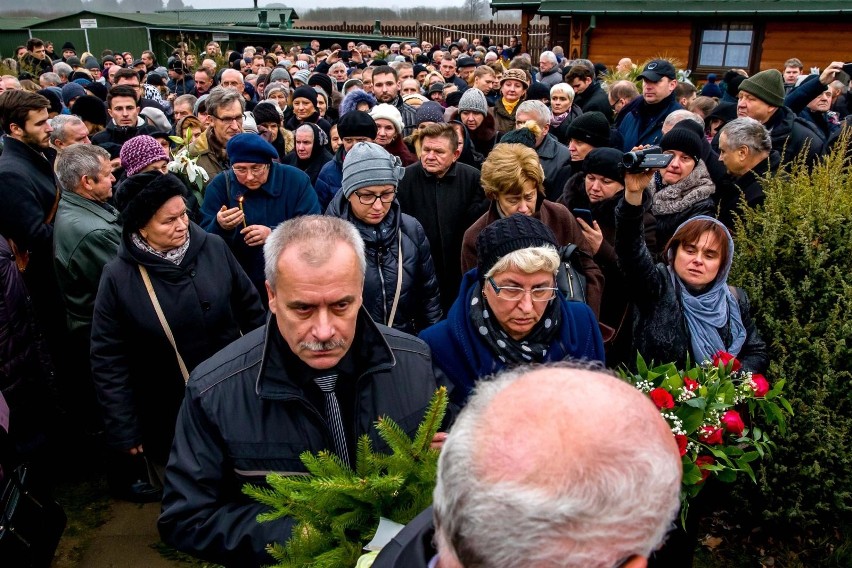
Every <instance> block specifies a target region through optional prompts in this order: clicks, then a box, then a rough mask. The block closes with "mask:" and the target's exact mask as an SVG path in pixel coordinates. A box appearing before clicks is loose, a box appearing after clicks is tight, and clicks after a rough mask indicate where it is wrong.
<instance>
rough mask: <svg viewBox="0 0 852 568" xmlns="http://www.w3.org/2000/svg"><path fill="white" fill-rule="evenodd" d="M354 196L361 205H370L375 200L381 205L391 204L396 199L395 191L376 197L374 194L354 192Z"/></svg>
mask: <svg viewBox="0 0 852 568" xmlns="http://www.w3.org/2000/svg"><path fill="white" fill-rule="evenodd" d="M355 195H356V196H358V201H360V202H361V205H372V204H373V203H375V202H376V199H378V200H380V201H381V202H382V203H391V202H392V201H393V200H394V198H395V197H396V191H395V190H394V191H389V192H387V193H381V194H379V195H376V194H375V193H358V192H357V191H356V192H355Z"/></svg>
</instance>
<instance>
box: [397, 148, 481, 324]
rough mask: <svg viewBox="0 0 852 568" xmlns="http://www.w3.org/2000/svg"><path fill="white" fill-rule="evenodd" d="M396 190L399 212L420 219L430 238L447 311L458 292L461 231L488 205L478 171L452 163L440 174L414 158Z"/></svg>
mask: <svg viewBox="0 0 852 568" xmlns="http://www.w3.org/2000/svg"><path fill="white" fill-rule="evenodd" d="M397 191H398V194H397V199H398V200H399V204H400V206H401V207H402V212H403V213H407V214H408V215H411V216H412V217H414V218H415V219H417V220H418V221H420V224H421V225H423V230H424V231H425V232H426V237H427V238H428V239H429V246H430V248H431V251H432V260H433V261H434V262H435V274H437V276H438V284H439V285H440V288H441V306H442V307H443V309H444V311H445V313H446V310H447V309H449V307H450V306H451V305H452V303H453V300H454V299H455V297H456V296H457V295H458V292H459V284H460V283H461V276H462V272H461V270H460V268H459V258H461V251H462V241H463V239H464V232H465V231H466V230H467V228H468V227H470V225H471V224H473V222H474V221H475V220H476V219H477V218H478V217H479V216H480V215H482V213H483V212H484V211H485V209H486V208H487V206H488V205H487V202H486V200H485V195H484V194H483V193H482V187H481V186H480V185H479V171H478V170H476V169H475V168H471V167H470V166H466V165H464V164H459V163H455V164H453V165H452V166H451V167H450V169H449V170H448V171H447V173H446V174H444V177H442V178H439V177H436V176H433V175H432V174H430V173H428V172H426V170H424V169H423V165H422V164H421V163H420V162H417V163H416V164H414V165H411V166H408V167H407V168H405V176H404V177H403V178H402V180H401V181H400V182H399V187H398V188H397Z"/></svg>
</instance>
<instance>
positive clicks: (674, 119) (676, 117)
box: [663, 109, 704, 131]
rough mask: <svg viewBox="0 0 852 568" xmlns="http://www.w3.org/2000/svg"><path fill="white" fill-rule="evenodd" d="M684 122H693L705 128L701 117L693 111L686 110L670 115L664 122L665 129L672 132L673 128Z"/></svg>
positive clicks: (676, 111) (679, 110)
mask: <svg viewBox="0 0 852 568" xmlns="http://www.w3.org/2000/svg"><path fill="white" fill-rule="evenodd" d="M682 120H691V121H693V122H696V123H698V124H700V125H701V128H704V121H703V120H702V119H701V117H700V116H698V115H697V114H695V113H694V112H692V111H691V110H686V109H678V110H675V111H672V112H671V113H669V115H668V116H667V117H666V119H665V120H664V121H663V129H665V130H666V131H668V130H671V128H672V127H673V126H674V125H675V124H677V123H678V122H680V121H682Z"/></svg>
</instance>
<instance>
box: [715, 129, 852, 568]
mask: <svg viewBox="0 0 852 568" xmlns="http://www.w3.org/2000/svg"><path fill="white" fill-rule="evenodd" d="M846 143H847V141H846V140H842V141H841V143H840V144H838V145H837V146H838V147H839V148H845V147H846ZM765 190H766V203H765V206H764V208H763V209H758V210H750V209H748V208H746V209H747V210H746V211H744V212H743V215H742V217H741V219H740V220H739V222H738V227H737V231H736V234H735V236H734V241H735V243H736V257H735V259H734V267H733V271H732V281H733V282H734V283H736V284H737V285H740V286H742V287H743V288H745V289H746V290H747V292H748V294H749V298H750V300H751V305H752V309H753V316H754V317H755V320H756V322H757V325H758V329H759V330H760V332H761V334H762V335H763V337H764V339H766V341H767V344H768V346H769V349H770V356H771V360H772V361H771V364H770V367H769V371H768V372H767V373H766V376H767V378H768V379H769V380H770V381H772V382H775V381H779V380H781V379H786V388H785V394H786V396H787V399H788V400H789V401H790V403H791V404H792V406H793V410H794V412H795V415H794V416H793V417H791V418H790V420H789V422H788V430H787V432H786V434H782V433H781V432H777V431H776V432H774V434H773V440H774V441H775V442H776V443H777V446H778V447H777V450H775V452H774V453H773V458H772V459H771V460H770V461H768V462H766V463H764V464H762V465H761V469H760V481H761V484H760V490H759V491H753V488H748V489H747V496H748V497H746V496H742V495H741V496H740V498H742V499H747V500H750V511H749V513H750V514H752V515H754V516H755V517H756V518H754V519H753V521H755V523H756V524H765V525H766V526H767V527H771V528H772V530H771V531H770V534H774V535H776V536H779V537H781V536H782V535H785V534H786V535H796V536H797V537H802V536H803V535H805V534H810V535H819V537H818V540H821V541H822V542H823V544H824V545H825V546H822V547H820V548H822V550H821V551H819V552H811V553H809V554H816V555H817V556H820V555H827V554H828V553H829V552H830V551H831V550H832V549H836V547H837V545H839V544H840V543H839V542H838V541H840V540H843V538H844V537H842V536H839V535H842V534H843V532H844V531H843V527H844V526H848V525H849V524H850V521H852V515H850V512H852V437H850V434H852V381H850V378H852V373H850V371H852V168H850V164H849V162H848V161H844V155H843V152H842V151H835V152H834V153H833V154H831V155H830V156H827V157H826V158H825V160H824V161H823V162H821V163H820V164H819V165H817V166H816V167H814V168H813V170H812V171H810V172H809V171H808V170H807V168H806V167H805V166H804V165H803V163H802V162H801V161H800V162H799V163H797V164H796V165H795V166H794V167H793V168H792V171H791V173H790V174H789V175H783V174H782V175H778V176H775V177H774V178H771V179H768V180H767V181H766V185H765ZM738 500H739V499H735V500H734V501H735V502H736V501H738ZM830 541H835V542H830ZM812 542H813V541H812ZM840 548H841V549H842V548H843V546H841V547H840ZM811 560H812V561H818V562H819V563H822V561H824V560H826V559H825V558H823V559H820V558H816V557H815V558H811Z"/></svg>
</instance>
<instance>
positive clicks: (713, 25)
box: [690, 20, 764, 75]
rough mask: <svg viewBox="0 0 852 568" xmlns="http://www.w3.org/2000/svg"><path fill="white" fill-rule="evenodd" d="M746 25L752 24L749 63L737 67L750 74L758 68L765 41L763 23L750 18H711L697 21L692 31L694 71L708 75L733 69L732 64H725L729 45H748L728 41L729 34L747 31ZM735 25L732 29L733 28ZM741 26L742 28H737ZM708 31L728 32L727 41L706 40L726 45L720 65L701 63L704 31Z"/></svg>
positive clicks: (692, 63) (692, 62) (691, 66)
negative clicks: (749, 19)
mask: <svg viewBox="0 0 852 568" xmlns="http://www.w3.org/2000/svg"><path fill="white" fill-rule="evenodd" d="M745 26H750V31H751V44H749V54H748V63H747V64H746V65H745V66H742V67H736V68H737V69H745V70H746V71H747V72H748V73H749V74H751V73H752V72H753V71H754V70H755V69H756V68H757V64H758V62H759V61H760V51H761V49H760V48H761V45H762V42H763V39H762V38H763V28H764V26H763V24H762V23H761V22H754V21H748V20H709V21H700V22H697V23H696V24H695V25H694V26H693V31H692V47H691V50H690V51H691V53H690V62H691V65H690V68H691V69H692V71H693V73H697V74H699V75H707V74H708V73H716V74H717V75H722V74H724V73H725V72H726V71H728V69H731V68H732V66H726V65H724V57H725V55H727V48H728V46H729V45H747V44H745V43H733V44H732V43H731V42H729V41H728V38H727V34H729V33H730V32H731V31H746V29H743V28H744V27H745ZM732 27H734V29H733V30H732V29H731V28H732ZM737 28H740V29H737ZM706 31H724V32H725V33H726V41H725V42H724V43H719V42H706V43H710V44H713V45H723V46H724V47H725V52H724V53H723V56H722V60H723V64H722V65H721V66H718V65H700V64H699V63H700V60H701V48H702V46H703V45H704V43H705V42H704V41H703V40H704V32H706Z"/></svg>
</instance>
